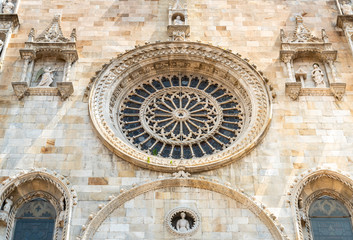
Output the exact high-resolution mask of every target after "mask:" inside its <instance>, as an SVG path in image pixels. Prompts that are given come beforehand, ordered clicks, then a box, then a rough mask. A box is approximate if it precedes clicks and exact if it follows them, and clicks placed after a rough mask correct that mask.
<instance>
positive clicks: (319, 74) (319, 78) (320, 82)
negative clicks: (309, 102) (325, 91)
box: [311, 63, 326, 87]
mask: <svg viewBox="0 0 353 240" xmlns="http://www.w3.org/2000/svg"><path fill="white" fill-rule="evenodd" d="M313 68H314V69H313V70H312V71H311V76H312V78H313V81H314V82H315V85H316V87H326V86H325V81H324V75H325V74H324V72H323V71H322V70H321V68H320V67H319V64H317V63H314V64H313Z"/></svg>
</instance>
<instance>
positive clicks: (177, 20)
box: [173, 16, 184, 25]
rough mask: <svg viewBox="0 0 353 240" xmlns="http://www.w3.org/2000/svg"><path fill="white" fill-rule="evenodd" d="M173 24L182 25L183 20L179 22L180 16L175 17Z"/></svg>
mask: <svg viewBox="0 0 353 240" xmlns="http://www.w3.org/2000/svg"><path fill="white" fill-rule="evenodd" d="M173 23H174V25H184V22H183V20H181V17H180V16H176V18H175V19H174V22H173Z"/></svg>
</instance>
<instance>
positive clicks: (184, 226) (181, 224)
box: [176, 212, 190, 233]
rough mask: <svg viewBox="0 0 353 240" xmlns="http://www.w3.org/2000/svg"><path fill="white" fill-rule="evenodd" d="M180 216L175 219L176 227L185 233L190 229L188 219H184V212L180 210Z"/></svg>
mask: <svg viewBox="0 0 353 240" xmlns="http://www.w3.org/2000/svg"><path fill="white" fill-rule="evenodd" d="M180 217H181V219H179V220H178V221H177V224H176V229H177V230H178V231H179V232H181V233H185V232H187V231H189V230H190V224H189V221H188V220H186V219H185V217H186V214H185V212H181V213H180Z"/></svg>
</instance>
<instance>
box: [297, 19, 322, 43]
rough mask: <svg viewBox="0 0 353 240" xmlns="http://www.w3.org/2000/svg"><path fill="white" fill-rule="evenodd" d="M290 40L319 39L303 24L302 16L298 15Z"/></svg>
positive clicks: (314, 40)
mask: <svg viewBox="0 0 353 240" xmlns="http://www.w3.org/2000/svg"><path fill="white" fill-rule="evenodd" d="M292 42H320V39H319V38H317V37H315V36H313V35H312V34H311V31H310V30H309V29H308V28H307V27H306V26H305V25H304V24H303V18H302V16H300V15H298V16H296V27H295V30H294V34H293V39H292Z"/></svg>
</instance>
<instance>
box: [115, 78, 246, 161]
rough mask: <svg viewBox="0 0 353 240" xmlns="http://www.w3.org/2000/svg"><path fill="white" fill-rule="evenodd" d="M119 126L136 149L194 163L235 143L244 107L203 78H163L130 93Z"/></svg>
mask: <svg viewBox="0 0 353 240" xmlns="http://www.w3.org/2000/svg"><path fill="white" fill-rule="evenodd" d="M118 121H119V124H120V127H121V129H122V132H123V133H124V134H125V136H126V138H127V139H128V140H129V142H130V143H132V144H133V145H134V146H136V147H137V148H138V149H140V150H143V151H145V152H147V153H150V154H152V155H158V156H161V157H165V158H174V159H191V158H194V157H203V156H205V155H209V154H213V153H214V152H219V151H222V150H224V149H225V148H226V147H227V146H229V145H230V144H231V143H232V142H234V141H235V139H237V137H238V135H239V133H240V132H241V130H242V127H243V125H244V107H243V105H242V103H241V102H239V101H238V100H237V96H236V93H235V92H232V91H230V90H229V89H227V87H225V86H223V85H222V84H220V83H219V82H216V81H213V80H211V79H209V78H206V77H204V76H195V75H170V76H159V77H156V78H153V79H150V80H148V81H145V82H144V83H142V84H139V85H138V86H137V87H135V88H133V89H132V90H131V91H130V92H129V93H128V94H127V96H126V97H125V98H124V100H123V101H122V104H121V105H120V109H119V111H118Z"/></svg>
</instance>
